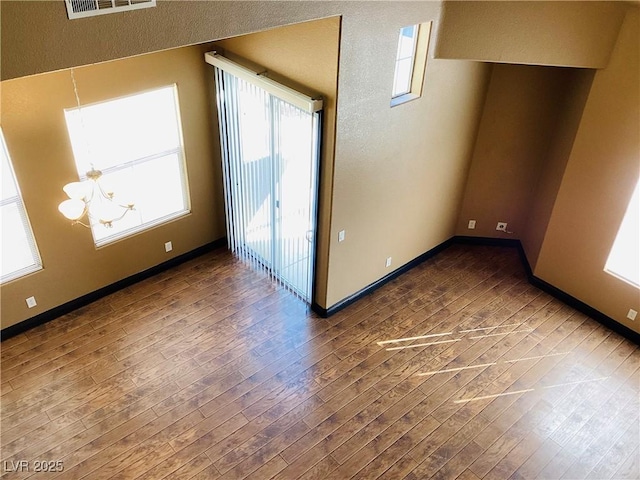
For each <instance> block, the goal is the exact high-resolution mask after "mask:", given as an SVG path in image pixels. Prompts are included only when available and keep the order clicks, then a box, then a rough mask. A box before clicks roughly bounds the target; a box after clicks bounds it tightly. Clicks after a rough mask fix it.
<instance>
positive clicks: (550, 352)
mask: <svg viewBox="0 0 640 480" xmlns="http://www.w3.org/2000/svg"><path fill="white" fill-rule="evenodd" d="M639 360H640V351H639V349H638V347H637V346H636V345H634V344H633V343H631V342H629V341H627V340H625V339H624V338H622V337H621V336H619V335H617V334H616V333H613V332H611V331H609V330H607V329H606V328H605V327H603V326H601V325H600V324H599V323H597V322H595V321H593V320H591V319H590V318H587V317H586V316H584V315H583V314H581V313H579V312H577V311H575V310H573V309H572V308H570V307H568V306H566V305H564V304H562V303H561V302H559V301H558V300H555V299H554V298H552V297H550V296H548V295H547V294H545V293H543V292H541V291H540V290H538V289H536V288H535V287H532V286H531V285H529V284H528V283H527V281H526V277H525V275H524V272H523V269H522V266H521V265H520V263H519V259H518V256H517V253H516V252H515V250H512V249H507V248H497V247H470V246H461V245H455V246H452V247H450V248H448V249H447V250H446V251H444V252H443V253H441V254H439V255H438V256H437V257H435V258H432V259H430V260H428V261H426V262H424V263H423V264H421V265H419V266H418V267H416V268H414V269H413V270H411V271H410V272H408V273H406V274H404V275H402V276H400V277H398V278H397V279H395V280H394V281H392V282H390V283H388V284H387V285H385V286H384V287H382V288H380V289H379V290H377V291H376V292H375V293H373V294H372V295H370V296H368V297H366V298H364V299H362V300H361V301H358V302H356V303H355V304H353V305H351V306H349V307H348V308H346V309H345V310H343V311H341V312H339V313H337V314H336V315H334V316H332V317H331V318H329V319H321V318H319V317H317V316H316V315H315V314H312V313H310V312H309V311H308V310H307V309H306V307H305V306H304V305H303V304H301V303H300V302H299V301H298V300H297V299H295V298H294V297H293V296H291V295H290V294H289V293H287V292H286V291H284V290H282V289H279V288H278V287H276V286H274V285H273V284H271V283H270V282H269V280H268V279H266V278H264V277H262V276H261V275H260V274H256V273H253V272H251V271H250V270H249V269H248V268H246V267H245V266H244V265H242V264H240V263H239V262H237V261H236V260H235V259H233V258H232V257H231V256H230V255H229V254H228V253H226V252H224V251H215V252H212V253H210V254H207V255H205V256H203V257H200V258H198V259H196V260H194V261H191V262H188V263H185V264H183V265H181V266H179V267H177V268H175V269H173V270H170V271H167V272H164V273H162V274H160V275H158V276H156V277H154V278H152V279H148V280H146V281H144V282H141V283H138V284H136V285H134V286H131V287H129V288H127V289H125V290H121V291H119V292H117V293H115V294H113V295H111V296H109V297H105V298H103V299H101V300H99V301H97V302H95V303H93V304H91V305H89V306H87V307H85V308H83V309H81V310H78V311H76V312H73V313H71V314H69V315H66V316H64V317H61V318H59V319H57V320H55V321H53V322H50V323H47V324H45V325H42V326H40V327H37V328H35V329H33V330H30V331H28V332H26V333H23V334H21V335H19V336H16V337H14V338H11V339H9V340H7V341H5V342H3V343H2V352H1V362H2V363H1V366H2V381H1V388H2V397H1V414H2V419H1V420H2V422H1V426H2V432H1V440H2V454H1V456H2V461H3V469H2V471H3V473H4V475H3V478H7V479H9V478H30V479H39V478H47V479H49V478H59V479H79V478H87V479H102V478H119V479H124V478H139V479H160V478H168V479H169V478H170V479H189V478H191V479H218V478H219V479H237V478H248V479H269V478H273V479H278V480H286V479H297V478H300V479H309V480H310V479H320V478H331V479H349V478H354V479H374V478H385V479H401V478H407V479H424V478H437V479H459V480H474V479H507V478H513V479H531V478H546V479H573V478H588V479H602V478H616V479H617V478H629V479H631V478H640V459H639V450H638V449H639V444H640V442H639V440H638V439H639V428H638V427H639V409H640V404H639V395H638V393H639V392H638V390H639V379H640V371H639V367H640V361H639ZM45 460H46V461H52V462H53V463H51V464H49V465H47V464H44V466H49V467H51V468H52V469H53V470H55V469H57V468H59V467H60V465H62V466H63V467H64V470H63V471H61V472H56V471H54V472H42V471H40V472H37V471H35V468H36V467H40V469H42V467H43V465H42V464H36V462H37V461H40V462H41V461H45ZM21 461H25V462H28V464H25V463H20V462H21ZM55 461H60V463H59V464H56V463H55ZM25 467H28V469H29V471H26V470H24V469H25ZM21 468H22V470H23V471H20V469H21Z"/></svg>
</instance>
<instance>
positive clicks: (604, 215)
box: [534, 7, 640, 331]
mask: <svg viewBox="0 0 640 480" xmlns="http://www.w3.org/2000/svg"><path fill="white" fill-rule="evenodd" d="M638 38H640V9H639V8H638V7H635V8H632V9H630V11H629V13H628V14H627V16H626V18H625V21H624V24H623V26H622V29H621V31H620V36H619V38H618V42H617V44H616V47H615V49H614V51H613V55H612V57H611V61H610V64H609V66H608V67H607V68H606V69H604V70H599V71H597V72H596V74H595V77H594V79H593V84H592V86H591V90H590V93H589V97H588V99H587V102H586V105H585V107H584V112H583V115H582V120H581V122H580V126H579V127H578V131H577V134H576V137H575V142H574V144H573V148H572V150H571V154H570V156H569V160H568V162H567V166H566V169H565V173H564V177H563V179H562V183H561V185H560V189H559V191H558V195H557V199H556V202H555V205H554V208H553V213H552V215H551V219H550V221H549V225H548V228H547V232H546V235H545V239H544V243H543V244H542V249H541V250H540V256H539V259H538V263H537V264H536V268H535V270H534V273H535V274H536V275H537V276H538V277H540V278H542V279H543V280H546V281H547V282H549V283H551V284H552V285H555V286H557V287H558V288H560V289H562V290H564V291H566V292H567V293H569V294H571V295H573V296H575V297H577V298H579V299H580V300H582V301H584V302H585V303H587V304H589V305H591V306H592V307H594V308H596V309H598V310H600V311H601V312H604V313H605V314H607V315H609V316H610V317H612V318H613V319H615V320H617V321H619V322H620V323H623V324H625V325H627V326H628V327H629V328H631V329H633V330H635V331H640V328H639V327H638V321H637V320H636V321H635V322H632V321H630V320H627V319H626V315H627V312H628V310H629V309H630V308H633V309H634V310H636V311H640V295H639V292H638V288H636V287H633V286H631V285H630V284H627V283H625V282H623V281H621V280H618V279H617V278H614V277H613V276H611V275H609V274H607V273H605V272H604V271H603V269H604V265H605V262H606V260H607V256H608V255H609V250H610V249H611V245H612V244H613V240H614V238H615V235H616V233H617V231H618V227H619V226H620V222H621V221H622V217H623V216H624V213H625V211H626V209H627V205H628V203H629V199H630V198H631V194H632V192H633V189H634V187H635V185H636V183H637V182H638V177H639V176H640V159H639V157H638V155H639V152H640V89H639V88H638V85H640V64H639V60H640V44H639V43H638Z"/></svg>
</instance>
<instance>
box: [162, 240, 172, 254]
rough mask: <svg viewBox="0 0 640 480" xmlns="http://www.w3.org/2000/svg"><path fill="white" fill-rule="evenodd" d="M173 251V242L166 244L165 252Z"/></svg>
mask: <svg viewBox="0 0 640 480" xmlns="http://www.w3.org/2000/svg"><path fill="white" fill-rule="evenodd" d="M171 250H173V244H172V243H171V242H166V243H165V244H164V251H165V252H170V251H171Z"/></svg>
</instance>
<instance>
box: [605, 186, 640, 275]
mask: <svg viewBox="0 0 640 480" xmlns="http://www.w3.org/2000/svg"><path fill="white" fill-rule="evenodd" d="M639 184H640V182H639ZM638 245H640V196H639V193H638V184H636V188H635V190H634V192H633V195H632V196H631V201H630V202H629V206H628V207H627V211H626V213H625V215H624V218H623V220H622V224H621V225H620V230H618V235H616V239H615V241H614V242H613V247H612V248H611V253H609V258H608V259H607V263H606V265H605V267H604V268H605V270H606V271H607V272H610V273H613V274H614V275H616V276H618V277H621V278H623V279H625V280H627V281H628V282H631V283H632V284H634V285H635V286H637V287H640V251H639V250H640V249H639V248H638Z"/></svg>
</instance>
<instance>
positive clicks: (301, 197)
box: [215, 67, 320, 302]
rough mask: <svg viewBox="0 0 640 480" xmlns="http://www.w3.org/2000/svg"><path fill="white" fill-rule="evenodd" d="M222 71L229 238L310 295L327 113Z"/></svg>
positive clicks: (256, 261)
mask: <svg viewBox="0 0 640 480" xmlns="http://www.w3.org/2000/svg"><path fill="white" fill-rule="evenodd" d="M215 76H216V90H217V97H218V118H219V124H220V139H221V146H222V151H223V175H224V187H225V208H226V216H227V238H228V240H229V246H230V248H231V250H232V251H233V252H235V253H236V254H237V255H238V256H240V257H241V258H243V259H245V260H247V261H249V262H251V263H252V264H253V265H255V266H256V267H258V268H260V269H264V270H265V271H267V272H268V273H269V274H270V275H272V276H273V277H274V278H275V279H277V280H278V281H279V282H281V283H282V284H283V285H284V286H285V287H286V288H288V289H289V290H291V291H292V292H294V293H295V294H296V295H298V296H300V297H301V298H302V299H304V300H305V301H307V302H311V300H312V290H313V275H314V261H315V258H314V257H315V237H316V208H317V192H318V159H319V133H320V113H319V112H317V111H308V110H307V109H304V108H300V107H299V106H297V105H294V104H292V103H290V102H288V101H287V100H285V99H283V98H280V97H279V96H277V95H274V94H273V93H271V92H269V91H267V90H266V89H264V88H262V87H261V86H258V85H255V84H253V83H252V82H250V81H247V80H245V79H243V78H240V77H239V76H236V75H234V74H232V73H230V72H228V71H225V70H223V69H222V68H218V67H216V69H215Z"/></svg>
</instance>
